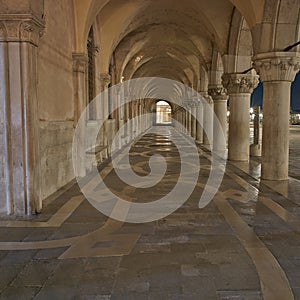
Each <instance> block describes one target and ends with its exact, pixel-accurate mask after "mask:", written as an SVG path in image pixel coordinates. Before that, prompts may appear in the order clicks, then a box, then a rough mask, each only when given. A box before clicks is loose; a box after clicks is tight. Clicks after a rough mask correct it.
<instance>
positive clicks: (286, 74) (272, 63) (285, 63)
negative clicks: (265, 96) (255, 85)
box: [253, 52, 300, 82]
mask: <svg viewBox="0 0 300 300" xmlns="http://www.w3.org/2000/svg"><path fill="white" fill-rule="evenodd" d="M253 60H254V68H255V69H256V71H257V73H258V74H259V75H260V78H261V81H262V82H268V81H290V82H292V81H294V80H295V76H296V74H297V73H298V71H299V69H300V54H299V53H296V52H271V53H261V54H258V55H256V56H255V57H254V58H253Z"/></svg>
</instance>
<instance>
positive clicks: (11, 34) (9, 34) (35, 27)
mask: <svg viewBox="0 0 300 300" xmlns="http://www.w3.org/2000/svg"><path fill="white" fill-rule="evenodd" d="M44 29H45V22H44V20H41V19H39V18H37V17H35V16H34V15H31V14H16V15H0V42H28V43H31V44H33V45H34V46H38V43H39V40H40V37H41V36H42V35H43V34H44Z"/></svg>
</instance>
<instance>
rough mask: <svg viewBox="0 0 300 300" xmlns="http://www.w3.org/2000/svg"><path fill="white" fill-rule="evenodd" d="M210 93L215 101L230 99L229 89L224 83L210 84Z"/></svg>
mask: <svg viewBox="0 0 300 300" xmlns="http://www.w3.org/2000/svg"><path fill="white" fill-rule="evenodd" d="M208 94H209V96H211V97H212V99H213V101H226V100H227V99H228V95H227V90H226V89H225V88H224V87H223V86H222V85H215V86H209V88H208Z"/></svg>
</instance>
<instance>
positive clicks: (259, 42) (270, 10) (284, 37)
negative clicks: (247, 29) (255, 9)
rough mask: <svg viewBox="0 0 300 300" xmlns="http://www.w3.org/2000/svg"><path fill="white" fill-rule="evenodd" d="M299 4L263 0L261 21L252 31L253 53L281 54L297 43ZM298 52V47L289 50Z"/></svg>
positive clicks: (290, 1) (282, 0)
mask: <svg viewBox="0 0 300 300" xmlns="http://www.w3.org/2000/svg"><path fill="white" fill-rule="evenodd" d="M299 15H300V2H299V1H298V0H265V7H264V15H263V20H262V22H261V23H260V24H257V25H256V26H255V27H254V28H253V29H252V31H253V37H254V40H253V44H254V52H255V54H258V53H265V52H276V51H277V52H283V51H285V50H286V49H287V47H288V46H291V45H293V44H295V43H296V42H298V41H299V38H300V36H299V30H300V29H299V17H300V16H299ZM289 51H292V52H299V47H295V48H292V49H289Z"/></svg>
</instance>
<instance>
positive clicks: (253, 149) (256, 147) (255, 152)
mask: <svg viewBox="0 0 300 300" xmlns="http://www.w3.org/2000/svg"><path fill="white" fill-rule="evenodd" d="M254 115H255V117H254V141H253V144H252V145H251V146H250V156H254V157H260V156H261V144H260V107H259V106H255V107H254Z"/></svg>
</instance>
